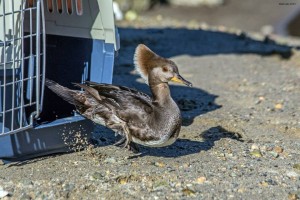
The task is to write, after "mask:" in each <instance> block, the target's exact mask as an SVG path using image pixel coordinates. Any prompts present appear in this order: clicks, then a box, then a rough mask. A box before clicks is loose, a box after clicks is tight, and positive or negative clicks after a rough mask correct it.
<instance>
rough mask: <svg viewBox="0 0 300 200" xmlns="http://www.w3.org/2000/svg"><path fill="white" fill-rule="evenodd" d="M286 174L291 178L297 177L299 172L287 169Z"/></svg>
mask: <svg viewBox="0 0 300 200" xmlns="http://www.w3.org/2000/svg"><path fill="white" fill-rule="evenodd" d="M286 175H287V176H288V177H289V178H291V179H296V178H298V177H299V174H297V173H296V172H295V171H288V172H287V173H286Z"/></svg>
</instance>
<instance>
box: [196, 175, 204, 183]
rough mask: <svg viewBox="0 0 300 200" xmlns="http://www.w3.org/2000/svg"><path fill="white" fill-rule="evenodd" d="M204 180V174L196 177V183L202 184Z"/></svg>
mask: <svg viewBox="0 0 300 200" xmlns="http://www.w3.org/2000/svg"><path fill="white" fill-rule="evenodd" d="M205 181H206V178H205V177H204V176H201V177H199V178H197V180H196V183H198V184H203V183H204V182H205Z"/></svg>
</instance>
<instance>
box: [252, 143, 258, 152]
mask: <svg viewBox="0 0 300 200" xmlns="http://www.w3.org/2000/svg"><path fill="white" fill-rule="evenodd" d="M251 150H252V151H253V150H259V146H258V145H257V144H255V143H254V144H252V145H251Z"/></svg>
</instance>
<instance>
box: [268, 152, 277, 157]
mask: <svg viewBox="0 0 300 200" xmlns="http://www.w3.org/2000/svg"><path fill="white" fill-rule="evenodd" d="M268 154H269V155H271V156H272V157H273V158H278V156H279V155H278V153H277V152H275V151H269V152H268Z"/></svg>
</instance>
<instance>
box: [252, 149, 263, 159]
mask: <svg viewBox="0 0 300 200" xmlns="http://www.w3.org/2000/svg"><path fill="white" fill-rule="evenodd" d="M250 154H251V155H252V156H254V157H257V158H260V157H262V154H261V152H260V151H259V150H257V149H256V150H253V151H251V152H250Z"/></svg>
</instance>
